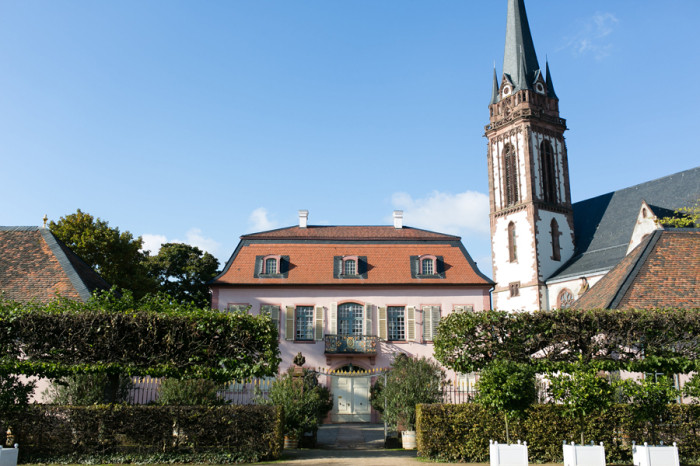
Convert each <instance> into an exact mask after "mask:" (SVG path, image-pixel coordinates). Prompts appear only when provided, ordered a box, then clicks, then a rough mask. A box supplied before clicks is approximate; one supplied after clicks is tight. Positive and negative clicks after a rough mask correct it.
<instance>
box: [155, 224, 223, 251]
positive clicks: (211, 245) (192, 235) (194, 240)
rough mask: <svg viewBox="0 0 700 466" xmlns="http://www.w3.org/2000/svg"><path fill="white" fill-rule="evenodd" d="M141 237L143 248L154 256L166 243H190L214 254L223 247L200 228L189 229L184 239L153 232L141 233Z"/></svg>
mask: <svg viewBox="0 0 700 466" xmlns="http://www.w3.org/2000/svg"><path fill="white" fill-rule="evenodd" d="M141 239H142V240H143V246H142V247H141V250H142V251H149V252H150V254H151V255H152V256H153V255H156V254H158V251H160V246H161V245H162V244H164V243H185V244H189V245H190V246H195V247H198V248H199V249H201V250H202V251H204V252H208V253H210V254H212V255H214V256H216V255H217V253H218V251H219V248H220V247H221V244H219V243H218V242H216V241H214V240H213V239H211V238H206V237H205V236H204V235H202V230H201V229H199V228H190V229H189V230H188V231H187V233H185V239H184V240H182V239H172V240H168V237H167V236H165V235H155V234H151V233H146V234H144V235H141Z"/></svg>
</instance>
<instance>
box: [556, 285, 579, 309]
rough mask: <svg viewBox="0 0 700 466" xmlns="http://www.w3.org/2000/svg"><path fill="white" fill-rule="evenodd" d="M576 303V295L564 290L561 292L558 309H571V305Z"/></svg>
mask: <svg viewBox="0 0 700 466" xmlns="http://www.w3.org/2000/svg"><path fill="white" fill-rule="evenodd" d="M574 301H576V300H575V299H574V294H573V293H572V292H571V291H570V290H568V289H566V288H564V289H563V290H561V291H560V292H559V297H558V298H557V307H558V308H559V309H569V308H570V307H571V305H572V304H574Z"/></svg>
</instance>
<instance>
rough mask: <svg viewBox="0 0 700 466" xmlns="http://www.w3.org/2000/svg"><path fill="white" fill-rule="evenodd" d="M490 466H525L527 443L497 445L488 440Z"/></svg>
mask: <svg viewBox="0 0 700 466" xmlns="http://www.w3.org/2000/svg"><path fill="white" fill-rule="evenodd" d="M489 458H490V460H491V466H527V465H528V463H527V442H523V443H520V440H518V443H511V444H506V443H498V442H495V441H493V440H489Z"/></svg>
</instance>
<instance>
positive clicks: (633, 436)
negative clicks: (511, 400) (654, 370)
mask: <svg viewBox="0 0 700 466" xmlns="http://www.w3.org/2000/svg"><path fill="white" fill-rule="evenodd" d="M670 410H671V414H670V417H669V419H668V420H667V422H666V423H664V424H663V425H661V426H657V429H659V432H660V438H661V439H662V440H663V441H664V443H665V444H671V443H673V442H677V443H678V450H679V453H680V457H681V461H682V462H683V463H684V464H687V463H690V462H693V463H700V406H698V405H673V406H671V407H670ZM416 424H417V425H416V431H417V434H416V441H417V444H418V454H419V456H422V457H427V458H430V459H433V460H443V461H444V460H447V461H466V462H488V460H489V440H496V441H498V442H505V441H506V439H505V424H504V421H503V416H502V415H499V414H496V413H494V412H492V411H489V410H486V409H485V408H483V407H481V406H479V405H477V404H474V403H470V404H462V405H446V404H434V405H418V408H417V423H416ZM583 430H584V434H585V438H586V441H590V440H595V441H596V442H603V444H604V445H605V456H606V458H607V461H608V462H627V463H631V461H632V448H631V442H632V440H635V441H636V442H637V443H642V442H644V441H650V439H649V438H648V433H647V432H646V430H645V428H644V426H642V425H640V424H635V423H634V421H632V417H631V416H630V415H629V412H628V409H627V406H626V405H616V406H615V407H613V408H612V409H610V410H609V411H608V412H607V413H606V414H604V415H601V416H597V417H591V418H589V419H588V422H587V423H586V425H585V426H583ZM510 436H511V439H520V440H524V441H527V443H528V453H529V459H530V462H531V463H535V462H544V463H548V462H551V463H557V462H558V463H561V462H562V461H563V455H562V443H563V442H564V441H566V442H571V441H576V442H577V443H578V442H579V441H580V440H579V439H580V427H579V426H577V425H576V424H575V422H574V421H572V420H571V419H569V418H566V417H564V416H563V415H562V413H561V407H560V406H557V405H549V404H548V405H536V406H533V407H532V408H531V409H530V410H529V411H527V413H526V415H525V417H524V418H523V419H521V420H517V421H512V422H511V424H510Z"/></svg>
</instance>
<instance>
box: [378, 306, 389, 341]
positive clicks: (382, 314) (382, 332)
mask: <svg viewBox="0 0 700 466" xmlns="http://www.w3.org/2000/svg"><path fill="white" fill-rule="evenodd" d="M377 314H378V317H379V325H378V327H379V338H380V339H381V340H386V339H387V338H389V336H388V331H387V322H386V320H387V317H386V307H378V308H377Z"/></svg>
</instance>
